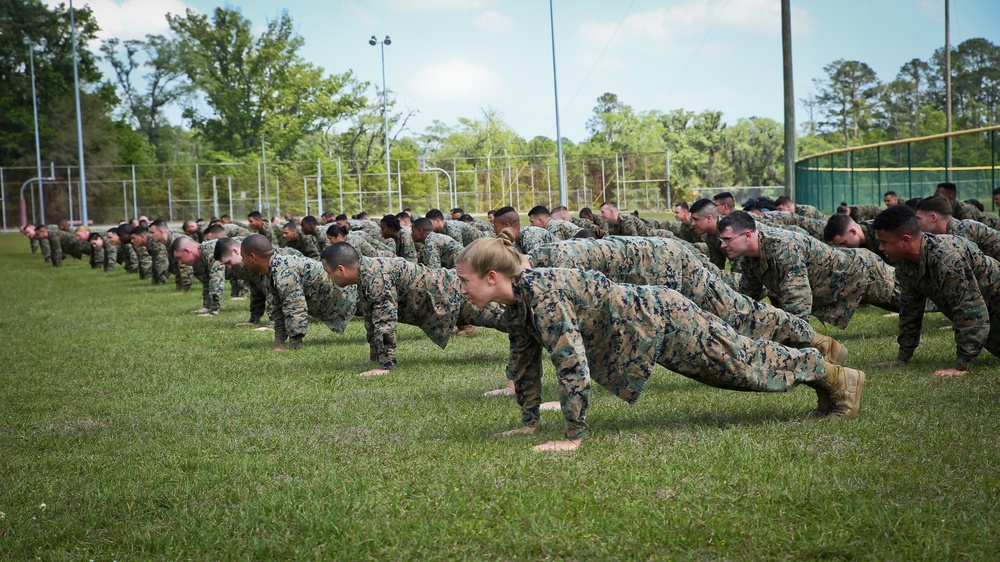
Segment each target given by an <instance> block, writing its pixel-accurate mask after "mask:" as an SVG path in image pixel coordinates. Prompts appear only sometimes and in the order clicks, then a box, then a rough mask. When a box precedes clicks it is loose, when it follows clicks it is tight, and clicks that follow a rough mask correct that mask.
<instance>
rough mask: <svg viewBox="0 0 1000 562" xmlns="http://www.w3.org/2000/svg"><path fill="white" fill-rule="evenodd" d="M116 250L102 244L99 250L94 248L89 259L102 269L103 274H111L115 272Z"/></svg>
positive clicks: (109, 245) (113, 247)
mask: <svg viewBox="0 0 1000 562" xmlns="http://www.w3.org/2000/svg"><path fill="white" fill-rule="evenodd" d="M117 250H118V248H117V247H115V246H112V245H111V244H104V246H101V247H100V248H94V255H93V257H92V258H91V259H93V260H94V262H95V263H96V264H97V267H103V268H104V271H105V273H111V272H112V271H114V270H115V262H116V261H118V251H117Z"/></svg>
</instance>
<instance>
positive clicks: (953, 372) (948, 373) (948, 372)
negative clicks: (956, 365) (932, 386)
mask: <svg viewBox="0 0 1000 562" xmlns="http://www.w3.org/2000/svg"><path fill="white" fill-rule="evenodd" d="M968 372H969V371H962V370H959V369H941V370H938V371H934V376H935V377H961V376H964V375H965V374H966V373H968Z"/></svg>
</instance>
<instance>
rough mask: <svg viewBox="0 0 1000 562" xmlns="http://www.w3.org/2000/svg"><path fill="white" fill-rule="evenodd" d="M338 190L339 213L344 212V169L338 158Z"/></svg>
mask: <svg viewBox="0 0 1000 562" xmlns="http://www.w3.org/2000/svg"><path fill="white" fill-rule="evenodd" d="M337 190H338V191H340V209H338V212H339V213H343V212H344V176H343V169H342V168H341V167H340V158H337Z"/></svg>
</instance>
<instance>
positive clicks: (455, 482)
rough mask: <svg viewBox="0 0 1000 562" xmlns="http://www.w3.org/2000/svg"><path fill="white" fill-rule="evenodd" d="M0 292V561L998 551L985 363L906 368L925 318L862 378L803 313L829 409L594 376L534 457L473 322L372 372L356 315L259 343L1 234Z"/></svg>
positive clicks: (849, 338)
mask: <svg viewBox="0 0 1000 562" xmlns="http://www.w3.org/2000/svg"><path fill="white" fill-rule="evenodd" d="M196 286H197V282H196ZM0 289H2V291H3V295H4V298H3V300H2V304H0V307H2V309H0V310H2V314H0V408H2V409H0V560H33V559H36V558H37V559H40V560H73V561H77V560H101V561H103V560H188V559H190V560H245V559H252V560H267V559H276V560H297V559H344V560H359V559H381V560H385V559H389V560H400V559H419V560H426V559H476V560H480V559H502V560H513V559H530V560H536V559H573V560H609V559H642V560H675V559H685V560H813V559H834V560H839V559H868V560H991V559H992V560H996V559H998V558H1000V531H998V529H1000V513H998V510H997V505H998V497H1000V479H998V477H1000V429H998V423H997V420H998V418H1000V377H998V375H1000V365H998V360H997V359H996V358H994V357H992V356H990V355H989V354H988V353H985V352H984V355H983V357H981V358H980V359H979V360H978V362H977V364H976V366H975V367H974V369H973V371H972V372H971V373H970V374H969V375H968V376H966V377H964V378H959V379H951V380H942V379H937V378H934V377H931V376H930V374H929V373H930V372H932V371H933V370H935V369H938V368H944V367H948V366H950V365H951V362H952V360H953V358H954V342H953V339H952V338H953V335H952V333H951V332H946V331H941V330H939V329H938V328H940V327H942V326H946V325H947V324H948V323H947V321H946V320H945V319H943V318H942V317H940V315H929V320H928V322H926V326H925V335H924V342H923V344H922V345H921V346H920V348H919V349H918V350H917V356H916V358H915V360H914V361H913V362H912V363H911V364H910V365H909V366H908V367H907V368H906V369H905V370H903V369H879V368H875V367H873V364H874V363H875V362H876V361H879V360H886V359H891V358H893V357H895V352H896V344H895V319H892V318H884V317H883V316H882V312H881V311H880V310H877V309H863V310H861V311H859V313H858V315H857V316H856V317H855V319H854V321H853V322H852V324H851V327H850V330H849V331H847V332H846V333H845V332H839V331H837V330H835V329H833V328H830V327H822V328H821V329H822V331H824V332H825V333H831V334H834V335H835V336H836V337H838V338H839V339H841V340H842V341H843V342H844V343H845V344H846V345H847V346H848V347H849V348H850V351H851V356H850V359H849V360H848V364H849V365H852V366H855V367H860V368H863V369H865V370H866V371H867V373H868V389H867V392H866V393H865V395H864V399H863V401H862V408H861V413H860V414H859V416H858V418H857V419H855V420H851V421H843V420H839V421H828V420H811V419H807V418H806V417H805V414H806V413H807V412H808V411H809V410H810V409H812V408H813V406H814V405H815V394H814V393H813V392H812V391H811V390H809V389H808V388H800V389H797V390H796V391H794V392H792V393H789V394H775V395H762V394H748V393H737V392H726V391H721V390H717V389H713V388H709V387H707V386H703V385H700V384H698V383H695V382H693V381H690V380H688V379H686V378H683V377H681V376H679V375H675V374H672V373H670V372H668V371H665V370H663V369H662V368H658V369H657V372H656V374H655V375H654V377H653V378H652V379H651V381H650V384H649V385H648V386H647V390H646V391H645V394H644V395H643V396H642V397H641V399H640V400H639V402H638V404H636V405H635V406H629V405H628V404H625V403H624V402H621V401H620V400H618V399H616V398H614V397H612V396H611V395H610V394H609V393H608V392H606V391H604V390H603V389H601V388H599V387H595V389H594V391H593V392H592V400H591V407H590V410H589V416H588V421H589V422H590V424H591V428H592V437H591V438H589V439H588V440H587V441H586V442H585V443H584V445H583V447H582V448H581V449H580V450H578V451H576V452H574V453H568V454H566V453H564V454H559V453H549V454H540V453H534V452H532V451H531V446H532V445H536V444H539V443H542V442H545V441H548V440H550V439H556V438H559V437H560V436H561V431H562V422H561V415H560V414H559V413H558V412H543V425H542V427H541V428H540V429H539V431H538V432H537V433H536V434H534V435H530V436H520V437H516V438H505V437H500V436H498V433H499V432H501V431H503V430H507V429H511V428H515V427H517V426H518V425H520V415H519V411H518V408H517V406H516V404H515V402H514V400H513V399H512V398H484V397H483V396H482V393H483V392H484V391H486V390H490V389H493V388H496V387H498V385H501V384H502V383H503V381H502V373H503V368H504V364H505V360H506V353H507V343H506V337H505V336H504V335H503V334H500V333H497V332H490V331H485V330H481V331H480V333H479V334H478V335H476V336H475V337H473V338H471V339H459V338H455V339H453V340H452V342H451V344H450V345H449V346H448V349H447V350H441V349H438V348H437V347H435V346H433V345H432V344H431V343H430V342H429V341H428V340H427V339H426V337H424V336H423V334H422V333H421V332H420V331H419V330H417V329H416V328H412V327H403V328H402V329H401V330H400V346H399V352H398V357H399V368H398V369H397V370H396V371H393V372H392V373H391V374H389V375H386V376H383V377H376V378H365V377H359V376H357V373H359V372H360V371H362V370H364V369H365V368H366V367H361V366H360V365H359V364H358V363H359V361H360V360H361V359H363V358H366V357H367V344H366V343H365V340H364V327H363V324H362V323H361V322H360V321H354V322H352V323H351V325H350V327H349V328H348V330H347V332H346V333H345V334H344V335H341V336H337V335H335V334H333V333H332V332H330V331H329V330H328V329H327V328H326V327H325V326H322V325H315V326H312V327H310V330H309V334H308V336H307V337H306V340H305V341H306V345H305V348H304V349H303V350H301V351H298V352H292V353H286V354H279V353H273V352H271V351H270V349H269V345H268V344H269V342H270V340H271V338H272V335H271V334H270V333H260V332H253V331H250V330H249V329H247V328H237V327H235V326H234V324H235V323H237V322H240V321H242V320H245V319H246V316H247V313H246V301H243V302H234V301H230V300H228V299H227V300H226V302H225V303H224V305H223V312H222V314H221V315H220V316H218V317H216V318H199V317H196V316H193V315H191V314H189V313H188V312H189V311H190V310H193V309H195V308H198V307H199V306H200V304H201V303H200V294H195V293H196V292H198V291H192V293H188V294H175V293H174V292H173V291H172V286H171V285H168V286H167V287H151V286H150V285H149V284H148V283H146V282H140V281H139V280H138V279H137V278H136V277H135V276H129V275H126V274H125V273H124V272H123V271H122V270H121V269H119V270H117V271H115V272H114V273H113V274H110V275H105V274H104V273H101V272H97V271H92V270H90V268H89V266H87V265H86V263H83V262H74V261H73V260H70V261H69V262H67V263H66V264H65V265H64V266H63V267H62V268H60V269H54V268H52V267H51V266H48V265H43V263H42V260H41V257H40V255H32V254H31V253H30V250H29V248H28V242H27V240H25V239H24V238H23V237H21V236H15V235H5V236H0ZM546 373H547V374H548V375H551V374H552V368H551V364H546ZM545 391H546V398H547V399H555V390H554V384H553V381H552V379H551V377H549V378H548V380H547V386H546V388H545Z"/></svg>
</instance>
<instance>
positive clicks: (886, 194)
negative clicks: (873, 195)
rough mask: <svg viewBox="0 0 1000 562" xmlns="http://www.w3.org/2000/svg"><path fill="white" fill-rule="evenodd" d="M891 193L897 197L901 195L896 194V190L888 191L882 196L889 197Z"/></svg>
mask: <svg viewBox="0 0 1000 562" xmlns="http://www.w3.org/2000/svg"><path fill="white" fill-rule="evenodd" d="M890 195H892V196H893V197H897V198H898V197H899V196H898V195H896V192H895V191H886V192H885V193H883V194H882V197H888V196H890Z"/></svg>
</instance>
